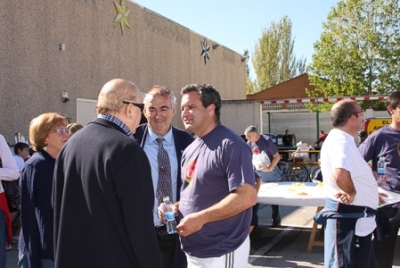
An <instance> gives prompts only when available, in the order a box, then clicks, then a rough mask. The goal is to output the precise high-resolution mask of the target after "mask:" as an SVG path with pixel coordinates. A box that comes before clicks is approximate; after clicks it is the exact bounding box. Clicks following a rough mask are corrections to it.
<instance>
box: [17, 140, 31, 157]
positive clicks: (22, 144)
mask: <svg viewBox="0 0 400 268" xmlns="http://www.w3.org/2000/svg"><path fill="white" fill-rule="evenodd" d="M25 148H28V149H29V145H28V144H26V143H25V142H17V143H16V144H15V145H14V153H15V154H16V155H17V154H18V151H19V150H21V151H22V150H23V149H25Z"/></svg>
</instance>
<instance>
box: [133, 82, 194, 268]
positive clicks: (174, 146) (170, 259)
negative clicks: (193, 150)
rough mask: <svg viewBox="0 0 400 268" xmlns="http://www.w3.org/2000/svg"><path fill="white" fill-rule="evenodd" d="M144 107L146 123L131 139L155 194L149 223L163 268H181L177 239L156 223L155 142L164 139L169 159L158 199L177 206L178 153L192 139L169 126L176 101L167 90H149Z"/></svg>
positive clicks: (182, 258) (157, 170) (157, 175)
mask: <svg viewBox="0 0 400 268" xmlns="http://www.w3.org/2000/svg"><path fill="white" fill-rule="evenodd" d="M144 104H145V109H144V115H145V117H146V119H147V122H148V123H147V124H142V125H140V126H139V127H138V128H137V129H136V133H135V137H136V139H137V140H138V142H139V144H140V146H141V147H142V148H143V150H144V151H145V152H146V154H147V157H148V158H149V160H150V165H151V175H152V180H153V187H154V193H155V194H154V197H155V198H154V207H153V220H154V228H155V230H156V232H157V236H158V242H159V246H160V250H161V254H162V259H163V268H184V267H186V266H187V263H186V257H185V254H184V253H183V252H182V250H181V249H180V242H179V237H178V235H177V234H172V235H170V234H168V233H167V231H166V228H165V225H164V224H163V223H162V222H161V221H160V219H159V218H158V214H157V208H158V206H159V205H160V204H159V202H160V201H162V200H159V199H160V198H157V191H161V190H160V187H161V186H160V183H162V182H161V181H160V180H161V179H162V178H160V172H161V170H160V168H159V167H160V166H161V163H159V161H158V159H159V158H158V154H159V146H160V145H159V143H158V142H157V138H162V139H164V140H163V147H164V148H165V150H166V151H167V153H168V156H169V157H168V158H169V166H170V173H169V175H168V179H170V181H171V184H170V185H171V187H170V189H169V190H170V192H169V193H166V192H162V193H160V197H161V198H162V197H164V196H166V195H171V196H169V198H170V200H171V202H177V201H179V196H180V188H181V184H182V181H181V166H180V163H181V157H182V152H183V150H185V148H186V147H187V146H188V145H189V144H190V143H192V141H193V137H192V136H191V135H190V134H189V133H187V132H186V131H183V130H180V129H177V128H175V127H174V126H172V125H171V122H172V118H173V117H174V115H175V113H176V97H175V96H174V94H173V92H172V91H171V90H169V89H167V88H166V87H163V86H158V85H154V86H152V87H149V88H148V89H147V94H146V96H145V97H144ZM159 178H160V179H159ZM159 186H160V187H159Z"/></svg>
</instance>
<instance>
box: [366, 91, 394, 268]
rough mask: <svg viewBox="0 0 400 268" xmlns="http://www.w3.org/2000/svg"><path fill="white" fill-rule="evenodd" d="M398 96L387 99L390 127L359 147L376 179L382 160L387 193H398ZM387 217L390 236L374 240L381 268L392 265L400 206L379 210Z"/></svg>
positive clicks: (390, 96) (368, 138) (389, 206)
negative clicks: (384, 164) (370, 165)
mask: <svg viewBox="0 0 400 268" xmlns="http://www.w3.org/2000/svg"><path fill="white" fill-rule="evenodd" d="M399 107H400V92H399V91H397V92H393V93H391V94H390V95H389V96H388V97H387V98H386V109H387V111H388V113H389V114H390V116H391V117H392V123H391V124H390V125H387V126H385V127H383V128H380V129H378V130H377V131H374V132H373V133H372V134H371V135H369V136H368V137H367V139H366V140H365V141H364V142H363V143H362V144H361V145H360V146H359V150H360V152H361V155H362V156H363V157H364V159H365V161H372V170H373V173H374V176H375V178H376V179H377V178H378V174H377V172H376V171H377V162H378V160H379V158H380V157H384V158H385V163H386V168H385V176H386V184H385V185H383V186H382V188H383V189H385V190H388V191H394V192H399V191H400V157H399V155H400V144H399V143H400V108H399ZM382 210H383V211H384V213H385V214H386V215H387V216H388V218H389V220H390V224H391V227H392V232H391V234H390V235H387V236H383V237H382V239H381V240H380V241H378V240H377V239H375V238H374V241H373V244H374V251H375V257H376V260H377V262H378V265H379V267H380V268H389V267H392V265H393V257H394V250H395V246H396V240H397V233H398V231H399V227H400V203H396V204H392V205H387V206H384V207H382Z"/></svg>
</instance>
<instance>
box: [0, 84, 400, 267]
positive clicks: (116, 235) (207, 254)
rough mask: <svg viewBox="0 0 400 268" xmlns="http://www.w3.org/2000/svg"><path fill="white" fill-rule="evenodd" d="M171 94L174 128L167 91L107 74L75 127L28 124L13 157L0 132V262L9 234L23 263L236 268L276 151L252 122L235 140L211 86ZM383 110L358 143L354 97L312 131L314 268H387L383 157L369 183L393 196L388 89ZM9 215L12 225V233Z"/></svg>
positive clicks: (394, 211)
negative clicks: (320, 227) (319, 256)
mask: <svg viewBox="0 0 400 268" xmlns="http://www.w3.org/2000/svg"><path fill="white" fill-rule="evenodd" d="M180 93H181V96H182V98H181V104H180V111H181V119H182V122H183V125H184V127H185V130H181V129H178V128H176V127H175V126H173V125H172V119H173V117H174V116H175V114H176V110H177V107H176V106H177V103H176V97H175V96H174V94H173V92H172V91H171V90H170V89H168V88H166V87H164V86H159V85H153V86H151V87H149V88H148V89H147V92H146V95H145V97H144V98H143V99H142V95H141V92H140V90H139V88H138V87H137V85H135V84H134V83H132V82H130V81H127V80H123V79H112V80H110V81H108V82H107V83H106V84H105V85H104V86H103V87H102V88H101V90H100V93H99V96H98V101H97V105H96V112H97V118H95V119H94V120H92V121H91V122H90V123H89V124H88V125H86V126H85V127H83V126H82V125H79V124H76V123H74V124H68V122H67V119H66V118H65V117H63V116H61V115H59V114H57V113H44V114H41V115H39V116H37V117H35V118H34V119H33V120H32V121H31V122H30V125H29V140H30V143H31V145H32V149H33V150H34V151H35V153H34V154H33V155H31V156H30V157H28V152H29V146H28V145H27V144H19V143H18V144H16V145H15V151H14V152H15V158H14V157H13V156H12V154H11V151H10V150H9V147H8V145H7V143H6V141H5V139H4V137H3V136H1V135H0V160H1V162H0V180H1V181H2V182H3V183H1V184H0V241H3V242H2V243H0V268H3V267H5V263H6V254H5V251H6V249H7V247H9V246H10V244H11V242H12V240H13V238H14V240H18V241H19V245H18V248H19V261H18V266H19V267H23V268H36V267H43V268H53V267H58V268H62V267H78V268H79V267H114V266H115V267H164V268H186V267H189V268H192V267H207V268H208V267H210V268H213V267H233V268H244V267H247V265H248V264H247V262H248V257H249V251H250V238H249V234H250V233H251V231H252V230H253V228H255V227H256V226H257V224H258V218H257V213H258V204H256V197H257V191H258V189H259V188H260V185H261V182H276V181H278V180H279V177H280V169H279V166H278V162H279V161H280V155H279V152H278V150H277V147H276V146H275V144H274V143H273V141H272V140H271V139H270V138H269V137H268V136H267V135H263V134H260V133H259V132H258V130H257V128H256V127H255V126H253V125H251V126H249V127H247V128H246V129H245V130H244V135H242V137H240V136H239V135H238V134H236V133H234V132H233V131H232V130H230V129H229V128H227V127H226V126H224V125H222V124H221V122H220V114H221V108H222V107H221V106H222V102H221V96H220V94H219V92H218V91H217V90H216V89H215V88H214V87H213V86H212V85H208V84H204V85H200V84H188V85H186V86H185V87H183V88H182V89H181V92H180ZM386 104H387V109H388V112H389V114H391V116H392V124H391V125H390V126H387V127H384V128H382V129H380V130H378V131H376V132H374V133H373V134H372V135H370V136H369V137H368V138H367V139H366V140H365V141H364V142H363V143H362V144H361V145H360V146H359V147H358V148H357V146H356V144H355V142H354V137H355V136H356V135H357V133H358V132H359V131H360V129H361V128H362V115H363V114H362V113H363V112H362V110H361V108H360V106H359V105H358V104H357V102H355V101H352V100H341V101H339V102H337V103H336V104H335V105H333V107H332V109H331V112H330V113H331V121H332V126H333V129H332V130H331V131H330V132H329V135H326V134H325V133H322V132H321V139H323V141H324V144H323V146H322V149H321V170H322V175H323V178H324V185H325V190H326V193H327V196H326V201H325V207H324V208H323V209H322V211H321V212H320V213H318V214H317V215H316V216H315V220H316V221H317V222H319V223H323V224H324V226H325V236H324V237H325V243H324V245H325V249H324V263H325V267H363V268H364V267H381V268H382V267H383V268H386V267H391V266H392V262H393V256H394V248H395V243H396V238H397V232H398V230H399V227H400V220H399V219H400V210H399V208H400V205H399V203H397V204H392V205H386V206H385V204H384V201H383V198H382V196H384V192H383V191H382V190H381V189H380V188H379V187H378V185H377V182H376V180H377V176H378V175H377V173H376V171H377V160H378V159H379V158H382V157H384V159H385V162H386V173H385V175H386V182H385V184H384V185H383V186H382V188H383V189H385V190H394V191H400V180H399V178H398V175H397V174H398V172H397V169H398V167H399V166H400V159H399V153H398V148H397V147H398V146H397V144H398V141H399V140H400V109H399V107H400V92H395V93H392V94H390V95H389V96H388V98H387V101H386ZM142 115H143V116H144V117H145V118H146V120H147V122H146V123H144V124H140V121H141V119H142ZM288 132H289V131H288V130H286V132H285V135H284V137H283V142H284V144H285V146H286V145H288V144H291V143H292V139H291V137H290V135H289V133H288ZM322 134H324V135H325V136H324V137H323V136H322ZM321 139H320V140H318V141H317V142H316V143H317V144H319V142H321V141H322V140H321ZM367 161H371V162H372V170H371V169H370V168H369V166H368V164H367ZM18 179H19V190H20V193H19V195H20V197H19V201H20V207H18V208H17V210H15V211H12V209H11V208H10V207H9V203H10V202H9V201H8V200H7V197H6V193H5V192H4V191H5V190H4V189H5V188H6V187H3V184H4V182H16V181H17V180H18ZM165 197H168V198H169V199H170V200H171V201H172V202H173V210H174V212H175V220H176V233H175V234H170V233H169V232H167V228H166V225H165V224H166V219H165V216H164V212H165V211H164V209H165V205H164V203H163V200H164V198H165ZM380 205H381V206H382V208H381V207H380ZM378 206H379V207H378ZM271 207H272V227H277V226H280V224H281V217H280V213H279V207H278V206H277V205H273V206H271ZM17 215H20V225H21V226H22V228H21V229H18V228H17V229H15V228H14V229H15V230H13V228H12V222H13V221H15V220H16V218H17ZM375 215H379V219H380V220H379V221H378V224H377V223H376V216H375ZM384 227H385V228H384ZM13 232H14V233H13ZM378 234H379V235H378ZM149 252H151V257H149Z"/></svg>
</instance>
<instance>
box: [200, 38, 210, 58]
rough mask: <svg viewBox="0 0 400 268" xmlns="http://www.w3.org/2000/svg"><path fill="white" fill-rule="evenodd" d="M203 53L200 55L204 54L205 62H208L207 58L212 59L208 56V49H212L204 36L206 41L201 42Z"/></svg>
mask: <svg viewBox="0 0 400 268" xmlns="http://www.w3.org/2000/svg"><path fill="white" fill-rule="evenodd" d="M201 49H202V51H201V54H200V56H202V57H203V58H204V64H207V59H208V60H210V57H209V56H208V51H209V50H210V47H209V46H208V45H207V40H206V39H205V38H204V41H203V42H201Z"/></svg>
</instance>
